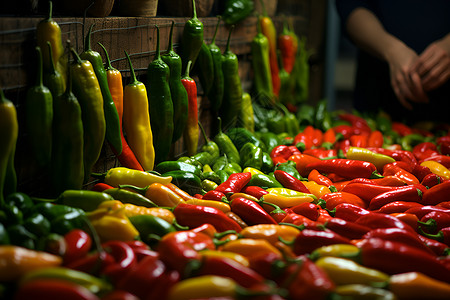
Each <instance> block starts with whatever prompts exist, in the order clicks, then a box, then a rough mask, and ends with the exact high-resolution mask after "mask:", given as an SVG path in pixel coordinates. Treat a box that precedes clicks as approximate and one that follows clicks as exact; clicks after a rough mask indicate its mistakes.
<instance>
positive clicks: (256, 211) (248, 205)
mask: <svg viewBox="0 0 450 300" xmlns="http://www.w3.org/2000/svg"><path fill="white" fill-rule="evenodd" d="M230 207H231V211H232V212H234V213H235V214H237V215H238V216H239V217H241V218H242V220H244V222H245V223H247V224H248V225H256V224H278V223H277V222H276V221H275V220H274V219H273V218H272V217H271V216H270V215H269V214H268V213H267V212H266V211H265V210H264V208H262V207H261V205H259V204H258V203H256V202H255V201H252V200H249V199H245V198H243V197H236V198H234V199H233V200H231V203H230Z"/></svg>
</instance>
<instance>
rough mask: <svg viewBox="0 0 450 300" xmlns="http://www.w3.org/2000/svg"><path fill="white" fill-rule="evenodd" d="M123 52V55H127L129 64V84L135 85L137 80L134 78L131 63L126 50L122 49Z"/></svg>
mask: <svg viewBox="0 0 450 300" xmlns="http://www.w3.org/2000/svg"><path fill="white" fill-rule="evenodd" d="M123 52H125V56H126V57H127V60H128V64H129V65H130V72H131V83H130V84H131V85H136V84H137V83H138V80H137V79H136V74H135V73H134V68H133V65H132V64H131V58H130V56H129V55H128V53H127V51H126V50H123Z"/></svg>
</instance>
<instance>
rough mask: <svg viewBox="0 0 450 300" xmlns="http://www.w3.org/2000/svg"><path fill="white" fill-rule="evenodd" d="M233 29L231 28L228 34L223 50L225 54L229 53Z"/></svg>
mask: <svg viewBox="0 0 450 300" xmlns="http://www.w3.org/2000/svg"><path fill="white" fill-rule="evenodd" d="M233 29H234V25H232V26H231V28H230V32H228V39H227V46H226V48H225V52H229V51H230V40H231V32H232V31H233Z"/></svg>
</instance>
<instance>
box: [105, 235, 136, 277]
mask: <svg viewBox="0 0 450 300" xmlns="http://www.w3.org/2000/svg"><path fill="white" fill-rule="evenodd" d="M102 247H103V249H105V251H107V252H108V253H109V254H111V255H112V257H113V258H114V263H112V264H108V265H107V266H105V267H104V268H103V269H102V270H101V274H102V275H103V276H106V277H107V278H108V279H109V280H111V281H112V282H113V283H114V284H117V282H118V281H119V280H121V279H122V278H123V277H124V276H126V274H127V273H128V272H130V270H131V269H132V268H134V266H135V265H136V263H137V260H136V255H135V254H134V251H133V248H131V247H130V246H129V245H127V244H126V243H125V242H122V241H108V242H105V243H103V244H102Z"/></svg>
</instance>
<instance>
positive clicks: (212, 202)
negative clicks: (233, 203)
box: [186, 197, 231, 213]
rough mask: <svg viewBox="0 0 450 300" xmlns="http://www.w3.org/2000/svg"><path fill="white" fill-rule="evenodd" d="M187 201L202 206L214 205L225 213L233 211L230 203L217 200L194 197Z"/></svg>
mask: <svg viewBox="0 0 450 300" xmlns="http://www.w3.org/2000/svg"><path fill="white" fill-rule="evenodd" d="M186 203H188V204H194V205H200V206H209V207H214V208H217V209H218V210H221V211H223V212H224V213H227V212H229V211H231V208H230V205H229V204H227V203H225V202H220V201H215V200H204V199H198V198H195V197H193V198H192V199H191V200H188V201H186Z"/></svg>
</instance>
